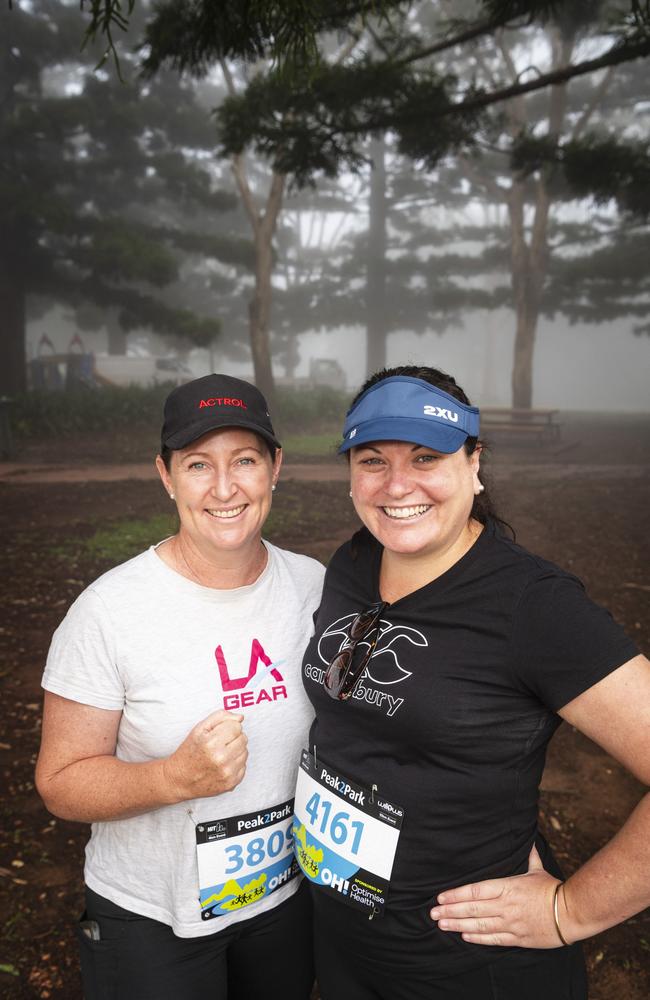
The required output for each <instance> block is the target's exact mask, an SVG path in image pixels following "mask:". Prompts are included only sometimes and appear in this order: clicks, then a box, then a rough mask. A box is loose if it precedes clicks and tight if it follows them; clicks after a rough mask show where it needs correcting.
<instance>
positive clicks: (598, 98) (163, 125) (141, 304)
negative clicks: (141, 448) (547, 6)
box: [0, 0, 650, 412]
mask: <svg viewBox="0 0 650 1000" xmlns="http://www.w3.org/2000/svg"><path fill="white" fill-rule="evenodd" d="M425 8H426V5H422V10H421V12H420V13H422V14H423V17H424V22H423V23H425V24H426V23H428V22H427V21H426V18H427V17H428V16H429V14H430V12H431V11H430V10H429V14H427V12H426V11H427V10H428V8H426V10H425ZM71 9H72V8H71V7H70V6H69V5H68V4H67V3H63V4H61V3H56V4H46V3H44V2H42V0H40V2H34V3H33V4H32V5H30V6H29V7H26V8H25V9H24V10H23V11H22V12H21V14H20V16H18V14H16V16H15V17H12V18H11V19H9V20H8V21H7V24H8V25H9V27H10V28H11V30H12V32H13V33H14V34H13V37H12V39H11V41H12V47H11V49H10V51H9V53H8V54H7V55H5V56H4V57H1V58H5V59H8V60H9V62H8V63H7V66H8V68H9V69H10V70H11V73H10V74H9V76H8V79H10V80H11V85H10V91H9V98H8V100H10V102H11V107H14V106H15V107H22V108H23V110H24V112H25V113H24V115H23V118H22V119H20V121H23V120H24V121H25V122H27V123H29V122H30V121H32V118H31V117H30V116H34V120H35V121H37V122H39V121H40V122H41V123H44V122H49V123H50V124H51V127H52V134H51V136H50V135H49V133H48V130H47V129H45V128H44V127H42V128H41V129H40V131H39V129H36V128H32V127H31V126H29V125H27V126H25V127H24V128H22V127H21V128H18V126H17V128H16V132H15V135H14V137H13V141H12V146H11V151H10V152H11V163H10V166H11V168H12V176H14V177H20V178H21V184H23V186H24V191H23V195H22V197H23V203H22V204H24V205H27V206H29V205H31V204H32V202H33V211H32V212H31V215H30V214H29V212H28V211H27V209H25V210H24V211H25V212H26V215H25V216H24V217H23V216H20V215H17V216H16V218H14V213H13V201H12V199H15V198H16V196H15V194H12V191H13V189H10V191H9V195H8V198H7V199H5V201H1V200H0V221H4V222H6V239H5V240H4V246H5V248H11V246H12V242H13V243H16V245H18V244H19V245H20V246H21V253H20V254H19V255H17V254H14V255H12V254H11V253H10V252H8V251H7V252H6V253H5V254H4V256H3V257H2V260H3V261H4V266H3V272H6V274H7V275H8V278H7V280H6V281H5V282H4V285H3V290H2V301H3V311H4V315H5V317H8V319H6V321H5V325H4V329H3V334H2V338H0V346H1V347H2V349H3V350H4V351H5V356H4V358H2V357H0V362H2V361H4V364H2V363H0V381H2V380H4V381H2V385H0V392H3V393H6V394H9V395H10V394H12V393H14V392H20V391H22V390H23V388H24V385H25V373H24V370H25V361H27V362H29V361H30V360H33V359H34V358H38V357H45V356H46V355H48V354H50V355H51V354H52V353H53V352H54V353H56V354H65V353H66V352H68V351H69V350H70V348H71V345H72V346H73V347H74V349H75V350H83V351H86V352H87V353H89V354H93V355H94V356H95V357H96V358H97V357H99V356H102V355H106V354H111V355H115V356H117V355H120V354H122V355H126V356H133V357H137V356H139V357H147V356H149V357H152V356H153V357H155V358H178V359H179V361H180V362H182V364H183V365H185V366H187V370H188V373H191V374H194V375H197V376H198V375H201V374H204V373H206V372H207V371H209V370H211V369H212V368H213V367H215V368H218V369H220V370H222V371H228V372H231V373H233V374H236V375H241V376H243V377H249V378H250V377H252V376H253V371H254V370H257V371H258V374H259V373H260V372H262V374H261V376H260V377H261V380H262V381H264V378H265V373H264V372H263V370H262V367H263V366H262V365H261V363H260V356H261V354H263V352H260V349H259V348H257V350H258V356H257V357H256V359H255V364H254V359H253V356H252V349H251V345H252V344H253V343H256V344H259V343H260V342H262V341H264V340H265V338H266V336H267V334H266V327H268V340H269V344H270V351H271V355H272V367H273V374H274V376H275V377H276V378H278V379H279V380H281V381H282V384H291V383H295V384H296V385H299V384H301V383H302V384H303V386H304V384H305V381H306V380H307V379H308V377H309V374H310V366H311V363H312V361H313V360H323V359H331V360H334V361H336V362H337V363H338V364H339V365H340V369H341V375H340V378H339V377H337V378H335V379H334V380H333V382H332V384H335V385H336V386H338V387H341V388H345V389H346V391H350V392H351V391H352V390H354V389H356V388H357V387H358V385H359V384H360V383H361V382H362V381H363V380H364V378H365V377H366V376H367V374H369V371H370V370H372V369H374V368H375V367H377V366H378V365H380V364H383V363H384V362H386V363H387V364H389V365H395V364H401V363H407V362H415V363H424V364H429V365H433V366H435V367H438V368H442V369H444V370H447V371H449V372H450V373H451V374H453V375H454V376H455V377H456V378H457V380H458V381H459V383H460V384H462V385H463V386H464V387H465V389H466V391H467V392H468V393H469V394H470V396H471V397H472V398H473V399H474V400H475V401H476V402H477V403H479V404H480V405H483V406H493V407H497V406H500V407H507V406H512V405H514V406H516V407H518V408H521V407H524V408H527V407H529V406H533V407H540V408H559V409H565V410H568V409H571V410H581V409H585V410H594V409H597V410H603V411H607V412H611V411H625V412H635V411H645V410H647V409H648V404H649V402H650V394H649V392H648V375H649V374H650V336H649V335H648V332H649V331H650V324H649V323H648V314H649V313H650V263H649V261H650V228H649V227H648V223H647V212H645V210H644V209H643V207H642V208H641V210H638V206H637V209H635V211H634V212H632V211H631V210H630V208H629V205H628V204H627V203H626V202H625V199H624V198H623V197H622V196H621V197H619V192H618V191H617V190H613V191H612V192H611V196H607V197H605V196H603V194H602V186H601V188H600V189H598V191H599V193H598V198H597V199H596V198H594V196H593V193H592V191H591V189H590V187H589V183H587V182H588V180H589V178H588V177H587V176H586V175H588V174H589V173H590V172H591V170H592V169H593V170H594V171H595V170H596V166H597V164H596V163H595V162H594V163H593V164H592V163H588V166H587V168H585V169H584V171H583V173H584V175H585V176H583V177H582V179H581V182H582V186H580V185H578V187H577V188H576V187H575V186H574V187H572V186H571V183H570V182H569V180H567V179H566V178H564V177H561V176H559V175H558V173H557V166H555V167H554V168H553V171H554V173H552V176H551V173H549V171H548V170H546V169H545V168H543V167H540V166H539V164H538V163H536V165H534V166H533V167H532V168H531V169H529V170H528V171H527V172H526V170H524V171H521V170H520V169H519V168H517V169H515V167H514V166H513V161H512V158H511V152H512V136H513V135H515V134H516V133H517V130H518V129H520V128H521V127H522V124H523V126H525V129H527V130H528V133H529V134H530V135H531V136H535V137H540V136H541V137H542V138H543V137H544V136H548V134H549V128H550V125H549V122H550V118H549V114H550V111H549V106H550V105H549V95H548V93H547V92H540V93H539V94H535V95H531V96H530V97H527V98H525V100H524V103H523V104H522V105H521V106H519V107H518V108H517V109H515V108H514V105H513V106H511V104H504V105H503V106H502V107H500V108H499V114H498V115H495V116H494V117H493V119H492V120H491V129H492V132H491V135H490V141H489V142H487V141H485V134H484V133H483V132H482V131H481V130H480V129H479V130H478V131H477V133H476V136H475V137H474V138H475V142H474V140H473V141H472V143H470V145H469V146H468V148H467V150H461V152H460V154H456V153H454V154H451V153H449V154H447V155H441V156H439V157H438V158H437V159H435V161H434V162H432V163H431V164H429V166H428V167H425V166H424V165H423V161H422V159H419V160H418V159H412V158H409V156H407V155H405V154H404V153H403V152H402V151H401V149H400V144H399V136H398V132H397V130H396V131H395V132H390V131H388V132H386V133H385V134H383V135H376V134H375V135H374V137H373V138H372V139H367V138H363V139H362V140H360V145H359V153H360V156H361V157H362V160H361V162H360V164H359V166H358V170H357V172H356V173H354V172H352V171H351V170H350V169H348V168H347V167H346V166H345V165H342V166H341V168H340V171H339V173H338V175H337V176H336V177H329V178H324V177H323V176H322V171H321V172H320V173H319V171H318V169H314V171H313V173H312V174H311V175H310V180H311V182H312V183H311V186H310V185H309V184H306V185H305V186H304V187H302V188H299V187H298V186H297V185H296V184H292V176H291V175H290V174H289V175H288V176H287V177H286V178H285V183H284V188H283V191H282V194H281V196H280V202H279V204H278V205H277V206H276V208H277V221H276V224H275V227H274V229H269V231H268V234H267V237H265V238H268V242H267V245H266V246H264V247H262V248H261V249H260V247H261V243H260V231H259V224H260V219H261V218H263V216H264V213H265V212H268V211H269V210H270V208H269V206H270V204H271V203H270V201H269V197H270V195H269V192H270V191H271V190H272V185H271V171H270V166H269V160H268V159H262V158H261V157H259V156H257V155H256V154H254V153H253V152H251V150H250V148H249V149H248V150H247V153H246V155H245V156H244V157H241V158H240V157H234V158H233V157H230V158H229V157H228V156H219V155H218V154H217V152H216V146H215V135H216V133H215V124H214V117H213V115H212V112H213V110H214V109H215V108H217V109H218V108H219V106H220V105H221V104H222V102H223V101H224V100H225V99H226V89H227V88H226V86H225V81H224V78H222V74H221V71H220V70H219V69H218V68H215V69H214V71H213V72H212V73H211V74H210V75H209V77H208V79H207V80H204V81H201V82H196V81H195V82H190V81H188V80H185V81H183V82H182V83H181V82H180V81H179V79H178V77H177V75H176V74H175V73H173V72H168V73H163V72H161V73H160V74H158V75H156V76H155V77H154V78H152V79H151V80H148V81H147V83H146V84H143V83H142V81H141V80H140V78H139V77H138V75H137V66H136V65H135V63H134V60H135V56H134V55H132V54H129V53H126V52H125V54H124V64H123V66H122V69H123V71H124V79H125V82H122V81H120V80H119V79H118V78H117V77H116V75H115V74H114V73H113V72H109V71H108V68H106V67H105V68H104V69H103V70H102V71H101V72H100V73H95V72H94V62H93V57H92V53H90V52H84V53H82V54H80V53H79V30H80V29H79V26H78V25H77V23H76V21H75V20H73V19H72V18H70V17H68V14H69V13H70V11H71ZM419 9H420V8H419V7H418V5H415V6H414V7H413V10H412V12H411V14H410V15H409V18H410V19H411V22H412V24H417V18H418V17H419V16H420V14H418V10H419ZM140 13H141V14H142V12H140ZM45 23H47V24H49V26H50V28H51V29H52V30H53V31H55V33H56V32H59V34H61V35H62V37H61V48H60V52H59V50H57V52H58V53H59V54H56V53H55V54H50V53H49V52H46V51H45V50H41V49H40V48H38V47H35V43H34V39H35V38H38V37H39V36H38V32H37V31H36V29H37V28H38V26H39V25H42V24H45ZM590 30H591V34H590V35H589V37H586V40H584V39H583V41H581V42H580V43H579V48H580V46H582V48H580V52H581V53H582V54H584V53H585V52H592V51H593V52H597V51H601V50H602V47H603V38H602V36H599V34H598V30H599V29H598V28H597V27H595V28H592V29H590ZM35 31H36V33H34V32H35ZM549 39H550V35H548V31H546V30H544V29H541V28H540V29H526V30H523V31H522V32H520V33H519V34H513V35H512V36H508V42H507V44H509V45H510V50H509V54H508V59H507V60H506V61H505V63H504V64H503V65H501V64H499V60H498V53H495V51H494V47H491V46H490V43H489V41H488V42H487V43H486V47H485V50H484V51H483V53H482V55H480V54H479V55H477V54H476V53H475V52H474V50H473V49H468V50H467V52H463V53H462V60H461V61H458V60H457V59H456V57H454V61H453V66H452V67H451V68H452V69H453V72H454V73H456V74H457V75H458V78H459V81H461V82H462V81H463V80H464V81H465V82H467V81H470V80H471V81H473V82H474V83H476V85H477V86H479V87H480V86H481V85H482V77H481V73H483V72H484V71H485V65H486V62H485V60H487V61H488V62H489V64H490V68H489V74H491V75H492V76H493V77H494V79H501V78H507V76H508V74H509V73H511V71H512V68H513V67H514V68H517V69H518V70H519V71H520V72H519V75H521V74H522V73H524V74H525V73H526V72H527V71H528V69H529V68H530V67H531V65H532V62H534V63H535V65H536V66H538V67H539V68H541V69H552V68H553V66H552V60H553V58H555V55H554V51H555V50H554V47H553V45H552V44H550V42H549ZM500 44H502V45H505V44H506V42H505V41H503V40H502V42H501V43H500ZM66 46H67V48H66ZM66 53H67V54H66ZM576 58H577V56H576ZM39 59H40V60H41V61H40V62H38V60H39ZM37 62H38V67H36V68H35V66H36V63H37ZM436 67H437V69H438V70H439V71H440V72H443V71H444V70H445V65H444V63H442V62H441V63H440V64H437V63H436ZM447 68H449V67H447ZM231 75H232V80H231V83H232V86H233V87H234V89H235V92H237V93H239V94H242V93H245V88H246V85H247V73H246V70H245V68H243V69H242V67H239V68H238V67H236V66H234V65H233V67H232V74H231ZM483 83H485V81H483ZM566 97H567V103H566V108H565V110H564V111H563V112H562V115H563V117H562V121H561V122H560V123H559V124H558V122H556V123H555V125H554V126H553V127H554V128H556V127H558V128H559V133H558V134H559V135H560V140H561V142H565V141H566V142H568V141H572V140H574V139H575V137H576V136H579V135H581V134H582V130H584V129H585V128H587V127H588V128H589V129H590V130H592V132H593V136H595V137H597V138H599V139H600V138H602V137H607V138H608V140H611V141H615V142H617V143H618V142H620V143H624V142H627V141H628V140H632V139H633V140H635V141H637V140H643V141H647V139H648V136H650V102H648V101H647V67H646V65H645V64H644V61H643V60H637V61H635V62H634V63H630V64H629V65H626V66H625V68H624V69H616V71H615V72H612V73H603V72H601V73H595V74H590V75H589V77H588V78H583V79H580V80H574V81H572V82H571V84H570V85H569V86H568V88H567V94H566ZM522 115H523V118H522ZM16 120H17V121H18V120H19V118H17V119H16ZM626 155H627V154H626ZM233 171H234V172H235V173H237V171H239V172H240V173H239V174H238V175H237V177H238V179H237V183H236V182H235V178H234V176H233ZM621 176H623V174H622V175H621ZM578 189H579V190H578ZM37 192H47V195H48V196H50V195H51V198H52V204H51V205H50V204H49V203H48V202H47V200H46V201H45V202H43V203H42V202H41V201H40V200H39V198H40V197H41V195H40V194H39V197H38V198H37V197H36V193H37ZM1 193H2V192H0V194H1ZM638 203H639V204H641V206H643V204H644V203H643V199H638ZM644 213H645V214H644ZM256 227H257V228H256ZM535 241H537V244H535ZM0 249H2V248H0ZM263 259H265V260H267V261H271V264H270V266H269V267H268V268H267V273H266V274H262V272H263V270H264V268H263V267H262V264H261V262H262V260H263ZM267 311H268V312H269V316H270V318H269V319H268V324H267V323H266V314H267ZM25 315H26V316H27V322H26V324H23V322H22V317H23V316H25ZM251 317H253V318H251ZM255 317H257V318H255ZM595 319H597V320H598V322H595ZM255 323H257V324H258V326H257V327H256V328H255V329H254V324H255ZM218 324H220V326H221V329H220V332H217V325H218ZM265 324H266V325H265ZM517 326H518V327H519V330H520V331H523V333H521V334H520V342H519V345H518V346H517V345H516V343H515V330H516V328H517ZM637 328H643V330H644V332H642V333H641V334H637V333H635V329H637ZM127 330H128V333H127ZM533 341H534V344H535V346H534V351H531V350H530V345H531V343H532V342H533ZM23 348H24V351H23ZM531 354H532V363H530V362H529V360H528V359H529V356H530V355H531ZM522 358H523V359H524V362H523V363H522ZM377 359H379V360H377ZM515 361H518V366H517V364H515ZM10 369H11V375H10V377H9V376H8V375H6V372H9V371H10ZM513 369H514V370H517V371H518V375H517V378H516V379H515V391H514V392H513V387H512V384H511V383H512V373H513ZM3 370H5V374H3ZM142 370H144V369H142ZM142 377H143V376H142ZM267 383H268V378H267ZM529 383H530V385H529Z"/></svg>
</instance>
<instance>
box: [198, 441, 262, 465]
mask: <svg viewBox="0 0 650 1000" xmlns="http://www.w3.org/2000/svg"><path fill="white" fill-rule="evenodd" d="M243 451H254V452H255V453H256V454H258V455H263V454H264V452H263V451H262V449H261V448H256V447H255V445H254V444H247V445H244V447H243V448H234V449H233V451H231V452H230V454H231V455H240V454H241V453H242V452H243ZM211 457H212V456H211V454H210V452H209V451H188V452H187V453H186V454H185V455H183V457H182V459H181V461H183V462H186V461H187V460H188V458H211Z"/></svg>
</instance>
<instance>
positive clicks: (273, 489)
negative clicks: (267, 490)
mask: <svg viewBox="0 0 650 1000" xmlns="http://www.w3.org/2000/svg"><path fill="white" fill-rule="evenodd" d="M271 493H275V483H273V486H272V487H271Z"/></svg>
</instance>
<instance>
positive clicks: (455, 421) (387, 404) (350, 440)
mask: <svg viewBox="0 0 650 1000" xmlns="http://www.w3.org/2000/svg"><path fill="white" fill-rule="evenodd" d="M478 434H479V411H478V408H477V407H476V406H466V405H465V404H464V403H461V402H459V400H457V399H455V398H454V397H453V396H450V395H449V393H447V392H443V391H442V389H436V387H435V386H433V385H430V384H429V382H425V381H424V380H423V379H419V378H411V377H410V376H409V375H393V376H392V377H391V378H386V379H384V380H383V381H381V382H377V384H376V385H373V386H372V387H371V388H370V389H368V390H367V391H366V392H364V394H363V396H361V397H360V398H359V399H358V400H357V402H356V403H355V404H354V406H352V407H351V408H350V409H349V410H348V413H347V416H346V418H345V424H344V427H343V444H342V445H341V447H340V448H339V454H341V453H343V452H345V451H349V449H350V448H355V447H356V446H357V445H360V444H368V443H369V442H371V441H411V442H412V443H413V444H421V445H425V446H426V447H427V448H433V450H434V451H440V452H443V454H446V455H449V454H451V453H452V452H454V451H458V449H459V448H461V447H462V446H463V444H464V443H465V441H466V440H467V438H468V437H478Z"/></svg>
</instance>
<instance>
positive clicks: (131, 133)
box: [0, 0, 252, 392]
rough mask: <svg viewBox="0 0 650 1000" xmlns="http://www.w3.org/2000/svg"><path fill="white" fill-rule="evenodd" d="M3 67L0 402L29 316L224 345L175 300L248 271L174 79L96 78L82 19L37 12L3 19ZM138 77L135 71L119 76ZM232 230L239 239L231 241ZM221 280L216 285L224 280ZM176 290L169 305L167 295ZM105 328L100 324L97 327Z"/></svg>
mask: <svg viewBox="0 0 650 1000" xmlns="http://www.w3.org/2000/svg"><path fill="white" fill-rule="evenodd" d="M6 28H7V29H8V38H7V42H8V44H7V45H6V46H3V49H2V52H1V53H0V77H1V78H2V79H3V80H4V85H3V88H2V96H0V112H1V115H0V146H1V147H2V149H3V159H2V164H0V219H1V220H2V235H1V236H0V272H2V276H3V278H4V279H5V280H4V283H3V281H2V279H0V305H1V306H2V309H3V313H4V315H5V317H6V322H5V327H4V331H3V338H2V344H1V346H2V348H3V350H4V351H5V352H6V351H8V350H9V345H10V343H11V344H12V345H14V346H13V347H12V350H13V354H12V375H13V379H12V380H10V379H9V378H8V375H7V373H8V369H9V365H8V364H7V363H5V364H4V365H2V366H1V367H2V368H3V369H4V375H3V376H2V378H3V388H4V391H9V392H13V391H15V390H16V388H17V386H19V385H20V379H19V375H20V372H21V368H22V367H24V360H23V359H22V356H20V357H19V354H18V348H17V345H18V344H20V345H21V347H22V341H23V340H24V314H25V302H27V307H28V308H30V307H31V304H32V303H33V302H34V298H35V296H39V297H40V300H41V301H45V302H48V303H50V302H53V301H54V302H58V303H60V304H64V305H65V306H67V307H69V308H70V309H71V310H73V311H74V310H77V309H81V308H83V307H84V306H85V304H87V303H94V304H95V305H97V306H100V307H101V308H102V310H103V322H104V323H105V324H106V325H110V324H111V323H113V322H115V323H117V322H119V323H120V324H121V326H122V328H123V329H125V330H132V329H134V328H135V327H148V328H150V329H154V330H155V331H156V333H159V334H163V335H167V336H169V337H179V338H181V339H182V338H186V339H188V340H189V341H190V342H194V343H202V344H205V343H207V342H211V341H212V340H214V338H215V336H216V335H217V334H218V333H219V329H220V327H219V321H218V318H217V317H215V316H214V312H215V308H216V306H215V300H214V299H212V301H210V302H207V303H205V304H203V302H202V305H203V310H204V311H203V315H201V312H202V310H201V309H200V308H197V306H196V300H195V299H190V298H189V297H185V296H184V277H185V273H184V272H186V271H187V270H188V269H189V268H190V267H194V268H196V269H200V268H203V269H204V271H205V269H206V267H208V266H213V265H214V266H223V267H224V271H225V270H226V269H229V273H230V275H231V276H230V278H229V283H230V286H231V287H232V285H233V284H235V280H236V279H235V275H236V274H237V272H238V271H240V270H244V271H250V269H251V265H252V252H251V244H250V240H245V239H244V238H243V237H242V235H241V234H240V233H239V232H238V231H237V225H238V224H237V223H236V222H235V223H234V227H233V218H232V217H231V218H230V219H229V221H228V222H227V224H226V225H223V224H222V226H221V227H220V231H219V232H218V233H217V234H215V233H214V231H213V224H212V225H210V223H208V221H207V220H208V219H212V218H213V216H214V213H215V212H218V213H220V214H222V213H224V212H228V213H232V212H233V209H235V208H236V207H237V200H236V198H235V197H234V195H233V193H232V192H230V193H226V192H224V191H222V190H219V189H218V188H217V186H216V184H215V177H216V173H215V171H214V169H212V168H211V167H210V166H209V165H206V163H205V157H204V156H203V158H201V155H200V154H203V153H204V152H205V147H206V145H207V146H210V144H211V139H210V136H209V118H208V115H207V112H206V110H205V109H204V108H203V107H201V106H200V104H199V102H198V100H197V97H196V94H195V92H194V90H192V89H191V88H189V87H186V86H183V85H182V84H181V83H180V82H179V81H178V80H176V78H175V77H174V76H173V75H172V74H161V75H160V77H159V78H158V79H157V80H156V81H152V82H151V83H149V84H148V85H146V86H144V85H143V84H142V82H141V81H137V80H135V81H134V80H133V79H132V78H130V79H129V80H128V81H127V82H124V83H120V82H118V81H116V80H115V78H114V77H113V76H112V75H111V76H107V75H105V74H104V75H103V76H100V77H97V76H93V75H92V72H91V69H92V64H91V63H90V62H89V56H80V55H79V51H78V43H79V23H78V13H77V12H76V11H75V10H74V9H73V8H71V7H70V6H69V4H66V3H63V2H60V0H59V2H57V3H51V2H45V0H34V2H33V3H32V4H30V5H29V8H28V9H24V10H23V9H18V8H17V9H15V10H14V11H13V12H12V13H11V15H9V16H8V17H7V20H6ZM123 68H124V69H129V70H130V71H131V72H130V77H132V76H133V67H132V64H131V62H129V63H128V64H125V66H124V67H123ZM233 228H234V230H235V231H234V232H233ZM224 280H225V279H224ZM170 289H173V294H167V291H166V290H170ZM100 320H101V317H98V321H100Z"/></svg>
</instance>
